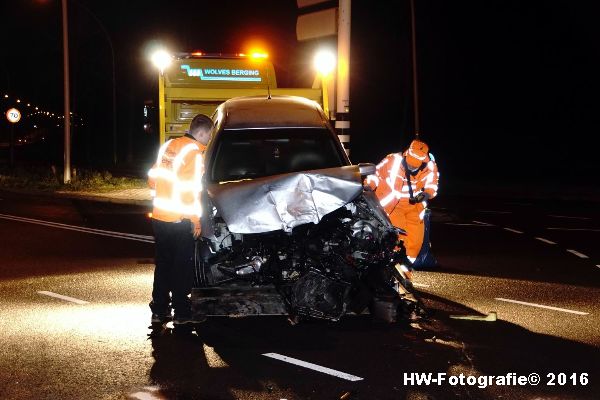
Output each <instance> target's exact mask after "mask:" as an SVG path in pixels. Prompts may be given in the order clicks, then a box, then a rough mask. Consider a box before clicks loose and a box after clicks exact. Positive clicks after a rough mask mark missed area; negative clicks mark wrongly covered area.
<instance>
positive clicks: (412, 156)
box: [404, 140, 429, 168]
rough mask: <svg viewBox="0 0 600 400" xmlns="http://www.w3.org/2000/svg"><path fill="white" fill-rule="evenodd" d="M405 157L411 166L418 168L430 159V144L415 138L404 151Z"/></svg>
mask: <svg viewBox="0 0 600 400" xmlns="http://www.w3.org/2000/svg"><path fill="white" fill-rule="evenodd" d="M404 157H406V163H407V164H408V166H409V167H412V168H418V167H420V166H421V164H422V163H424V162H425V163H426V162H428V161H429V146H427V144H426V143H425V142H421V141H420V140H413V141H412V142H411V143H410V146H408V150H406V151H405V152H404Z"/></svg>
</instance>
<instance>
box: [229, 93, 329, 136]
mask: <svg viewBox="0 0 600 400" xmlns="http://www.w3.org/2000/svg"><path fill="white" fill-rule="evenodd" d="M222 107H223V112H224V113H225V122H224V129H248V128H323V127H325V126H326V125H327V122H326V120H325V116H324V114H323V112H322V111H321V109H320V107H319V105H318V104H317V103H316V102H314V101H312V100H309V99H306V98H304V97H297V96H271V97H267V96H249V97H235V98H233V99H229V100H227V101H226V102H225V103H223V106H222Z"/></svg>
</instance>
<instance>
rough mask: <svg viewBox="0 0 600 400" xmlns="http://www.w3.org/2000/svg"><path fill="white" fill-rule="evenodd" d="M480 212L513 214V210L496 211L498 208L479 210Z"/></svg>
mask: <svg viewBox="0 0 600 400" xmlns="http://www.w3.org/2000/svg"><path fill="white" fill-rule="evenodd" d="M477 212H478V213H486V214H512V213H513V212H512V211H496V210H477Z"/></svg>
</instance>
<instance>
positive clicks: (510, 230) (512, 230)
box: [502, 228, 523, 234]
mask: <svg viewBox="0 0 600 400" xmlns="http://www.w3.org/2000/svg"><path fill="white" fill-rule="evenodd" d="M502 229H504V230H505V231H509V232H514V233H519V234H522V233H523V232H521V231H518V230H516V229H512V228H502Z"/></svg>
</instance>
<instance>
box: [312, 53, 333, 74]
mask: <svg viewBox="0 0 600 400" xmlns="http://www.w3.org/2000/svg"><path fill="white" fill-rule="evenodd" d="M315 68H316V69H317V71H319V73H321V74H322V75H328V74H330V73H331V72H332V71H333V69H334V68H335V55H334V54H333V52H332V51H331V50H319V51H318V52H317V54H316V55H315Z"/></svg>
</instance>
